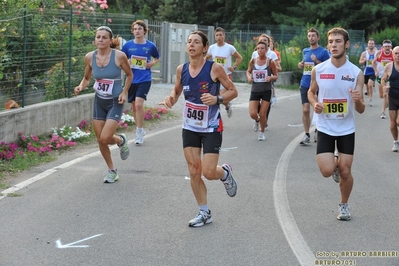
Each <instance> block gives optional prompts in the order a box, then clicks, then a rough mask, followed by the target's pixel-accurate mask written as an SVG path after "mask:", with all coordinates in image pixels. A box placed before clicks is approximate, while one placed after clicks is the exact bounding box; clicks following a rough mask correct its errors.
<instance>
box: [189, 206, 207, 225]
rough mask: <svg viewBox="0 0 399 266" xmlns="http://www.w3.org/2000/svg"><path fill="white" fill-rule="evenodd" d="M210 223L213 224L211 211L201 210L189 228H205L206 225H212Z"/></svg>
mask: <svg viewBox="0 0 399 266" xmlns="http://www.w3.org/2000/svg"><path fill="white" fill-rule="evenodd" d="M210 223H212V215H211V210H208V212H206V211H202V210H200V211H199V213H198V215H197V216H196V217H195V218H194V219H192V220H190V221H189V222H188V226H190V227H200V226H203V225H204V224H210Z"/></svg>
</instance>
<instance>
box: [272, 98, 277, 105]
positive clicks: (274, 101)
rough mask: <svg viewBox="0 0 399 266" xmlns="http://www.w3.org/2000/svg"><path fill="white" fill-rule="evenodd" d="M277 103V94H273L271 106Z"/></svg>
mask: <svg viewBox="0 0 399 266" xmlns="http://www.w3.org/2000/svg"><path fill="white" fill-rule="evenodd" d="M276 104H277V96H273V98H272V106H275V105H276Z"/></svg>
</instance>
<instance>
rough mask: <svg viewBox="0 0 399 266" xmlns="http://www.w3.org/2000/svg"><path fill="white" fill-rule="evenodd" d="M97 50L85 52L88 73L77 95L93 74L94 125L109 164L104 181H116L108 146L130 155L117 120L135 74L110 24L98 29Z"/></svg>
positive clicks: (125, 157) (101, 149)
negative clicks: (123, 76) (123, 77)
mask: <svg viewBox="0 0 399 266" xmlns="http://www.w3.org/2000/svg"><path fill="white" fill-rule="evenodd" d="M94 43H95V45H96V46H97V50H95V51H92V52H89V53H87V54H86V56H85V59H84V63H85V73H84V77H83V79H82V81H81V82H80V84H79V86H77V87H76V88H75V90H74V91H75V94H76V95H78V94H79V93H80V92H81V91H82V90H84V89H87V86H88V85H89V83H90V80H91V76H93V77H94V79H95V83H94V86H93V88H94V90H95V92H96V94H95V96H94V97H95V98H94V106H93V126H94V131H95V133H96V137H97V141H98V146H99V148H100V151H101V155H102V156H103V158H104V160H105V162H106V164H107V166H108V174H107V175H106V176H105V178H104V183H113V182H115V181H116V180H118V179H119V175H118V173H117V171H116V169H115V167H114V164H113V162H112V158H111V151H110V149H109V147H108V145H112V144H117V145H118V146H119V150H120V156H121V158H122V160H126V159H127V157H128V156H129V147H128V143H127V138H126V136H125V134H120V135H119V136H117V135H115V131H116V129H117V128H118V122H119V120H120V119H121V117H122V111H123V104H124V103H125V102H126V100H127V92H128V90H129V87H130V83H131V82H132V79H133V73H132V70H131V69H130V66H129V62H128V60H127V57H126V55H125V54H124V53H122V52H121V51H119V50H115V49H113V48H115V47H119V41H118V38H113V34H112V30H111V29H110V28H109V27H106V26H101V27H99V28H98V29H97V31H96V37H95V40H94ZM121 69H123V71H124V72H125V73H126V82H125V87H124V88H123V89H122V79H121V73H122V72H121Z"/></svg>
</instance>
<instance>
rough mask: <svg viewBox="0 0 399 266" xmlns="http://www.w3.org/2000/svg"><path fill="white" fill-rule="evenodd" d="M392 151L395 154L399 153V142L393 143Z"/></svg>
mask: <svg viewBox="0 0 399 266" xmlns="http://www.w3.org/2000/svg"><path fill="white" fill-rule="evenodd" d="M392 151H393V152H398V151H399V141H394V142H393V147H392Z"/></svg>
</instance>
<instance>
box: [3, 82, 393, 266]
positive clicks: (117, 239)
mask: <svg viewBox="0 0 399 266" xmlns="http://www.w3.org/2000/svg"><path fill="white" fill-rule="evenodd" d="M237 87H238V89H239V93H240V95H239V98H237V99H236V100H234V102H233V103H234V105H233V112H234V114H233V117H232V118H230V119H228V118H227V116H226V114H225V112H224V111H223V113H222V115H223V116H224V124H225V132H224V135H223V149H222V152H221V155H220V159H219V163H220V164H221V163H224V162H229V163H230V164H231V165H232V167H233V171H234V176H235V178H236V180H237V183H238V192H237V195H236V196H235V197H234V198H230V197H228V196H227V194H226V192H225V190H224V186H223V185H222V183H221V182H219V181H206V184H207V186H208V205H209V207H210V209H211V210H212V214H213V217H212V218H213V223H212V224H209V225H206V226H204V227H201V228H189V227H188V221H189V220H190V219H192V218H193V217H194V216H195V215H196V214H197V211H198V209H197V208H198V207H197V205H196V202H195V199H194V196H193V194H192V192H191V188H190V182H189V179H188V171H187V166H186V163H185V160H184V157H183V151H182V141H181V121H180V119H175V120H169V121H166V122H163V123H161V124H158V125H157V126H153V127H152V128H151V129H148V130H147V135H146V137H145V142H144V144H143V145H141V146H136V145H135V144H134V142H133V141H134V140H133V138H134V134H133V132H129V133H128V134H127V135H128V137H129V144H130V145H129V146H130V148H131V155H130V157H129V159H128V160H126V161H122V160H120V159H119V151H118V150H117V149H116V148H115V147H113V149H112V154H113V158H114V162H115V165H116V167H117V168H118V172H119V175H120V180H119V181H118V182H116V183H114V184H103V183H102V179H103V176H104V175H105V174H106V167H105V163H104V162H103V159H102V157H101V155H100V154H99V152H98V149H97V147H96V146H94V145H90V146H88V147H87V148H85V149H82V148H81V149H77V150H75V151H73V152H68V153H67V154H64V155H62V156H61V157H60V158H59V159H58V160H57V161H54V162H51V163H48V164H46V165H42V166H39V167H35V168H33V169H31V170H29V171H27V172H24V173H21V174H20V175H18V176H17V177H16V178H15V179H13V185H14V186H13V187H12V188H11V189H10V190H9V191H16V192H17V193H20V194H21V196H20V197H2V198H0V210H1V216H0V225H1V226H0V265H7V266H9V265H10V266H11V265H12V266H13V265H18V266H19V265H195V264H202V265H271V266H274V265H368V266H375V265H381V266H385V265H387V266H388V265H389V266H391V265H399V258H398V252H399V248H398V246H399V240H398V237H397V236H398V235H399V229H398V224H399V222H398V220H399V214H398V212H396V211H395V210H396V208H397V206H398V205H399V197H398V187H399V181H398V176H399V175H398V170H397V165H398V160H399V154H398V153H393V152H391V148H392V137H391V135H390V132H389V120H388V119H386V120H382V119H380V117H379V115H380V108H381V101H380V100H379V99H377V98H375V99H374V106H373V107H367V108H366V111H365V113H364V114H362V115H358V116H357V133H356V148H355V159H354V163H353V167H352V172H353V176H354V179H355V184H354V189H353V192H352V196H351V198H350V207H351V213H352V217H353V218H352V220H351V221H349V222H342V221H338V220H337V219H336V215H337V207H338V203H339V200H340V194H339V187H338V185H337V184H336V183H335V182H334V181H333V180H332V178H323V177H322V176H321V174H320V173H319V170H318V167H317V164H316V162H315V148H316V143H311V144H310V145H307V146H299V145H298V143H299V141H300V140H301V138H302V135H303V132H302V125H301V105H300V98H299V93H298V92H292V91H285V90H278V91H277V94H278V99H279V101H278V103H277V105H276V106H275V107H273V108H272V112H271V115H270V120H269V128H268V130H267V131H266V141H264V142H260V141H258V140H257V133H255V132H253V130H252V126H253V121H251V119H250V117H249V114H248V108H247V106H248V99H249V85H247V84H237ZM171 88H172V85H170V84H154V85H153V88H152V89H151V92H150V96H149V101H148V104H149V105H155V104H157V103H158V102H159V101H161V100H162V99H163V98H164V97H165V96H166V95H168V94H169V91H170V89H171ZM182 102H183V99H180V102H179V103H178V104H177V106H175V107H174V108H173V110H174V111H176V112H177V113H179V112H180V111H181V107H182ZM366 102H367V98H366ZM312 137H313V134H312ZM21 182H23V183H21ZM327 263H330V264H327ZM333 263H334V264H333Z"/></svg>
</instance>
